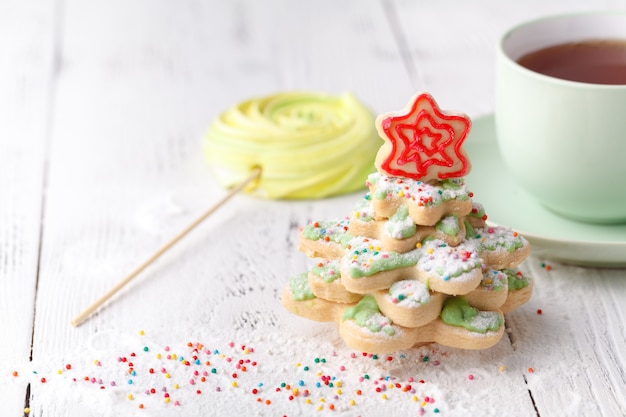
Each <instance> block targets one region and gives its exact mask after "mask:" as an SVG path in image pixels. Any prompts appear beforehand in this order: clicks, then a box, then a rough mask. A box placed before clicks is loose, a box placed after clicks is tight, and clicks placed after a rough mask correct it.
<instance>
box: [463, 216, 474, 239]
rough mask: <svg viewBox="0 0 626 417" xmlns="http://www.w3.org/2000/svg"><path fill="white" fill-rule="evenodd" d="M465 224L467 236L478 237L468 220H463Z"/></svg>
mask: <svg viewBox="0 0 626 417" xmlns="http://www.w3.org/2000/svg"><path fill="white" fill-rule="evenodd" d="M463 223H464V224H465V236H468V237H469V236H476V229H474V226H472V225H471V224H470V222H468V221H467V220H463Z"/></svg>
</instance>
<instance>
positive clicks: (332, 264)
mask: <svg viewBox="0 0 626 417" xmlns="http://www.w3.org/2000/svg"><path fill="white" fill-rule="evenodd" d="M311 272H312V273H313V274H315V275H317V276H318V277H320V278H322V280H323V281H324V282H326V283H331V282H333V281H335V280H337V279H338V278H340V277H341V272H340V270H339V262H338V261H325V262H319V263H317V264H315V265H313V266H312V267H311Z"/></svg>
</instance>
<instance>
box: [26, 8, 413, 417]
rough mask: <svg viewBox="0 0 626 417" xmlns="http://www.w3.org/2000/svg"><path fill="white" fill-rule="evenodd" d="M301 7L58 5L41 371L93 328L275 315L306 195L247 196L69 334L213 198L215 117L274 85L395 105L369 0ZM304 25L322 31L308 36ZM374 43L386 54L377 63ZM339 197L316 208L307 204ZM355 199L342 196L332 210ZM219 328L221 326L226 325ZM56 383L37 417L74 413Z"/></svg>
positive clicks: (397, 82) (131, 329)
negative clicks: (208, 152) (74, 321)
mask: <svg viewBox="0 0 626 417" xmlns="http://www.w3.org/2000/svg"><path fill="white" fill-rule="evenodd" d="M303 6H304V5H301V4H295V3H291V2H277V3H275V4H274V3H273V7H267V6H264V5H262V4H259V3H257V2H254V1H250V2H242V3H239V2H238V3H227V2H211V3H206V2H194V1H188V2H176V3H175V4H174V3H171V2H166V1H163V2H154V1H143V2H133V4H128V3H127V2H121V1H113V2H110V1H107V2H103V1H89V2H84V1H67V2H65V3H64V9H63V17H62V21H63V23H64V27H63V32H62V33H63V38H62V40H61V46H62V61H61V62H62V66H61V68H60V75H59V81H58V82H59V84H58V94H57V100H56V102H55V121H54V132H53V138H52V143H53V144H54V147H53V149H52V152H51V156H50V177H49V194H48V198H47V210H46V213H45V216H46V224H45V227H46V228H45V234H44V241H43V249H42V267H41V278H40V285H39V294H40V296H39V299H38V305H37V309H38V314H37V321H36V326H35V349H34V366H35V367H40V372H45V370H47V371H48V372H52V373H54V372H53V371H54V369H55V367H61V366H62V364H63V358H69V357H71V353H72V352H73V351H75V350H76V349H79V350H80V348H81V347H83V348H84V347H85V346H88V345H89V343H90V340H92V338H93V337H94V335H97V334H98V333H102V332H109V331H116V332H122V333H124V332H127V334H129V333H132V334H135V333H136V331H137V326H138V325H140V324H141V325H142V326H147V327H157V328H159V326H160V327H161V328H162V327H163V326H164V324H166V323H171V322H172V320H175V321H176V322H178V323H179V324H177V326H176V327H177V328H176V329H172V331H173V332H174V336H175V337H177V338H179V339H180V338H186V337H188V335H190V334H193V333H198V332H200V333H204V332H203V331H202V329H203V327H204V326H205V325H206V324H207V323H210V324H211V326H209V327H208V328H211V327H215V326H219V320H218V322H213V317H215V316H216V315H217V316H219V315H220V314H226V323H239V325H238V326H239V327H241V328H242V329H247V325H246V323H250V322H255V321H257V320H261V322H264V321H263V320H264V319H263V314H262V313H263V312H267V311H270V312H275V311H276V310H278V311H279V312H280V313H279V314H282V315H284V316H286V315H285V314H284V312H282V309H281V307H280V306H279V304H278V299H277V294H278V290H279V289H280V288H281V287H282V286H283V285H284V283H285V282H286V279H287V278H288V275H289V274H290V273H292V272H295V271H299V270H301V269H303V268H304V264H305V259H304V257H303V256H301V257H300V256H297V255H298V253H297V252H296V250H295V247H294V238H295V232H296V231H295V229H294V227H295V225H302V224H304V223H305V222H306V219H307V218H308V217H309V215H310V213H311V211H312V202H299V203H284V202H264V201H257V200H252V199H250V198H247V197H243V196H242V197H240V198H237V199H236V200H235V201H233V202H232V203H230V205H229V207H228V209H225V210H223V211H222V212H220V213H219V214H218V215H217V216H216V217H215V218H213V219H210V220H209V221H208V222H207V224H206V225H203V227H202V228H201V229H200V230H198V233H194V234H192V235H191V236H189V237H188V238H187V239H186V240H185V241H184V242H182V243H181V244H180V245H179V246H177V247H175V248H174V249H172V251H171V253H168V254H167V256H165V257H164V258H163V259H162V260H160V262H159V263H158V264H157V265H154V267H152V268H150V269H149V270H148V271H146V274H144V276H143V277H140V278H139V279H137V281H136V282H135V283H133V285H132V286H131V287H130V288H129V289H128V290H127V291H124V292H123V293H122V294H120V296H119V297H117V298H116V299H115V300H114V301H113V302H112V303H111V304H110V305H109V306H107V307H105V309H104V310H103V311H102V312H101V313H100V314H98V315H97V316H96V317H94V318H93V319H92V320H90V321H89V322H88V323H86V324H85V325H84V326H82V327H80V328H78V329H74V328H71V327H70V326H69V320H70V319H71V318H72V317H73V316H74V315H76V314H77V313H78V312H79V311H80V310H81V309H83V308H85V307H86V306H87V304H88V303H90V302H91V301H92V300H94V299H95V298H96V297H97V296H98V295H100V294H101V293H103V292H104V291H105V290H107V289H108V288H110V287H111V286H112V285H113V284H114V283H116V282H117V281H118V280H119V279H121V277H122V276H123V275H124V274H125V273H127V272H128V271H129V270H130V269H132V268H133V267H134V266H136V264H137V263H138V262H140V261H142V260H143V259H144V258H145V257H147V256H148V255H149V254H150V253H151V251H153V250H155V249H156V248H157V247H158V246H159V245H160V244H162V243H163V242H164V241H165V240H166V239H168V238H169V237H170V236H171V235H173V234H174V233H175V232H177V231H178V230H179V229H180V228H182V227H183V226H185V225H186V224H187V223H188V222H189V221H190V220H192V219H193V218H194V217H195V216H196V215H197V214H199V213H200V212H201V211H202V210H204V209H205V208H206V207H208V205H209V204H210V203H211V202H212V201H215V200H216V199H217V197H218V195H219V194H221V193H223V191H221V190H219V189H218V187H217V186H216V185H215V183H214V182H213V179H212V178H211V177H210V175H209V172H208V168H207V167H206V166H205V165H204V162H203V160H202V157H201V154H200V138H201V136H202V134H203V132H204V131H205V129H206V128H207V126H208V124H209V122H210V121H211V120H212V118H213V117H214V116H215V115H216V114H217V112H218V111H221V110H223V109H225V108H226V107H228V106H230V105H232V104H234V103H235V102H237V101H239V100H241V99H243V98H246V97H250V96H254V95H258V94H265V93H271V92H275V91H280V90H285V89H311V90H327V91H330V92H337V93H339V92H343V91H345V90H352V91H354V92H355V93H356V94H357V95H359V96H362V97H363V99H364V100H367V101H368V102H375V103H381V102H384V103H387V100H389V102H388V103H391V99H392V98H395V99H396V100H394V104H395V103H399V104H400V105H403V103H404V101H405V100H406V97H408V95H410V92H409V93H406V89H407V86H408V78H407V77H406V74H405V73H404V69H403V68H402V67H397V65H396V63H395V62H394V60H395V59H397V58H394V54H395V56H396V57H397V50H396V48H395V47H394V44H393V39H392V37H391V34H390V32H388V31H386V24H385V22H384V21H381V20H380V19H379V17H380V16H379V12H380V9H379V4H378V3H374V2H371V3H369V6H368V7H363V5H362V4H361V3H360V2H351V3H350V8H349V9H345V10H335V8H334V3H333V2H330V1H329V2H325V3H324V4H322V3H319V2H317V3H316V4H312V3H311V4H308V5H306V6H304V7H306V9H307V10H304V11H303V10H301V8H302V7H303ZM290 16H296V17H297V19H296V20H289V19H288V18H289V17H290ZM329 24H330V26H328V25H329ZM329 27H330V32H329V33H330V34H326V33H325V32H324V31H325V30H329ZM322 28H323V29H322ZM313 30H315V31H317V32H319V36H318V37H316V38H311V37H310V32H311V31H313ZM331 34H332V36H331ZM298 38H299V39H298ZM294 39H296V40H297V41H296V42H294ZM364 39H365V40H364ZM304 42H309V43H311V42H313V43H312V44H310V45H303V43H304ZM378 48H384V49H386V51H387V54H388V55H389V57H388V58H387V60H383V61H380V60H379V56H378V55H377V54H378V52H377V51H378ZM361 68H368V71H361ZM396 72H397V74H396ZM379 78H393V79H394V83H393V85H392V88H387V87H384V86H381V85H377V84H376V83H377V80H378V79H379ZM392 91H395V93H392ZM398 98H399V100H398ZM385 105H386V104H385ZM339 200H341V199H339ZM339 200H338V199H333V200H327V201H325V202H323V203H321V204H319V206H318V203H316V210H322V211H323V210H324V207H326V208H327V209H328V208H329V207H337V206H338V205H339V203H338V201H339ZM352 204H353V200H352V199H350V200H345V201H344V202H343V203H342V205H343V206H344V210H342V212H343V213H347V212H348V210H349V208H350V207H351V206H352ZM320 207H322V208H321V209H320ZM287 219H289V221H286V220H287ZM283 257H284V258H285V259H286V260H285V261H284V262H283V261H282V258H283ZM250 288H252V289H253V290H252V297H253V298H252V299H250V297H251V295H250ZM255 294H259V297H258V298H255V297H254V295H255ZM229 305H230V307H228V306H229ZM164 306H167V308H164ZM249 306H255V309H254V310H253V311H252V313H250V311H248V308H247V307H249ZM225 308H228V309H226V310H224V309H225ZM250 314H252V317H250V316H249V315H250ZM272 314H276V313H272ZM220 327H221V326H220ZM235 327H237V326H235ZM215 331H217V332H224V331H226V333H230V332H231V325H230V324H229V325H228V326H227V327H226V328H225V329H220V328H219V327H218V328H217V329H215ZM222 337H225V336H224V335H222ZM80 353H82V354H84V353H85V352H83V351H81V352H80ZM50 379H51V380H52V379H53V378H52V377H50ZM57 390H58V388H54V385H53V384H48V385H44V384H38V383H33V403H32V407H33V410H32V415H41V414H43V413H46V414H51V415H60V416H61V415H73V413H74V412H76V413H83V412H84V410H82V408H81V407H82V406H81V405H77V404H76V402H75V401H72V400H71V398H70V397H67V396H65V397H64V396H63V395H60V396H56V398H54V399H53V397H55V396H54V395H50V393H55V394H57V393H58V391H57ZM66 395H70V396H71V393H70V394H66ZM92 412H94V413H97V412H101V410H99V409H98V410H96V411H93V410H92ZM82 415H85V414H82Z"/></svg>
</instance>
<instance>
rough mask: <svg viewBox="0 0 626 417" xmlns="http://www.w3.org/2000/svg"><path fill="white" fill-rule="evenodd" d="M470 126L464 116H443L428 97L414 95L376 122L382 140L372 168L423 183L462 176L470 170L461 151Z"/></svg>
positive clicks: (423, 94) (449, 114) (444, 114)
mask: <svg viewBox="0 0 626 417" xmlns="http://www.w3.org/2000/svg"><path fill="white" fill-rule="evenodd" d="M470 126H471V122H470V119H469V117H467V116H466V115H464V114H460V113H458V114H452V113H444V112H442V111H441V110H440V109H439V107H438V106H437V103H436V102H435V100H434V99H433V98H432V97H431V96H430V95H429V94H427V93H420V94H417V95H415V96H414V97H413V98H412V99H411V101H410V102H409V104H408V105H407V107H405V109H404V110H402V111H401V112H399V113H386V114H382V115H380V116H378V118H377V119H376V128H377V129H378V133H379V135H380V136H381V137H382V138H383V140H384V141H385V143H384V144H383V146H381V148H380V150H379V151H378V154H377V156H376V168H377V169H378V170H379V171H380V172H382V173H385V174H387V175H390V176H392V177H405V178H412V179H415V180H420V181H424V182H428V181H435V180H444V179H447V178H458V177H463V176H465V175H467V174H468V173H469V171H470V169H471V164H470V161H469V158H468V157H467V154H466V153H465V150H463V148H462V144H463V141H464V140H465V138H466V137H467V134H468V133H469V130H470Z"/></svg>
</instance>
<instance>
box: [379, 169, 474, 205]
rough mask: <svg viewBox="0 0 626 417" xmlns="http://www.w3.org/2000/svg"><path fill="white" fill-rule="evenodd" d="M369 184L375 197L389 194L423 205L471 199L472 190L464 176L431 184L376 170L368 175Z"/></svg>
mask: <svg viewBox="0 0 626 417" xmlns="http://www.w3.org/2000/svg"><path fill="white" fill-rule="evenodd" d="M367 185H368V186H369V187H370V189H372V188H374V189H375V191H374V193H373V197H374V198H377V199H378V200H384V199H385V198H387V197H388V196H392V197H394V198H395V197H401V198H405V199H407V200H411V201H415V202H416V203H417V204H421V205H423V206H426V207H428V206H438V205H440V204H441V203H443V202H445V201H450V200H469V198H470V191H469V190H468V189H467V187H466V186H465V182H464V181H463V179H462V178H455V179H450V180H445V181H442V182H439V183H436V184H430V183H426V182H423V181H419V180H412V179H409V178H397V177H389V176H387V175H384V174H381V173H379V172H375V173H373V174H370V176H369V177H368V182H367Z"/></svg>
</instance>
